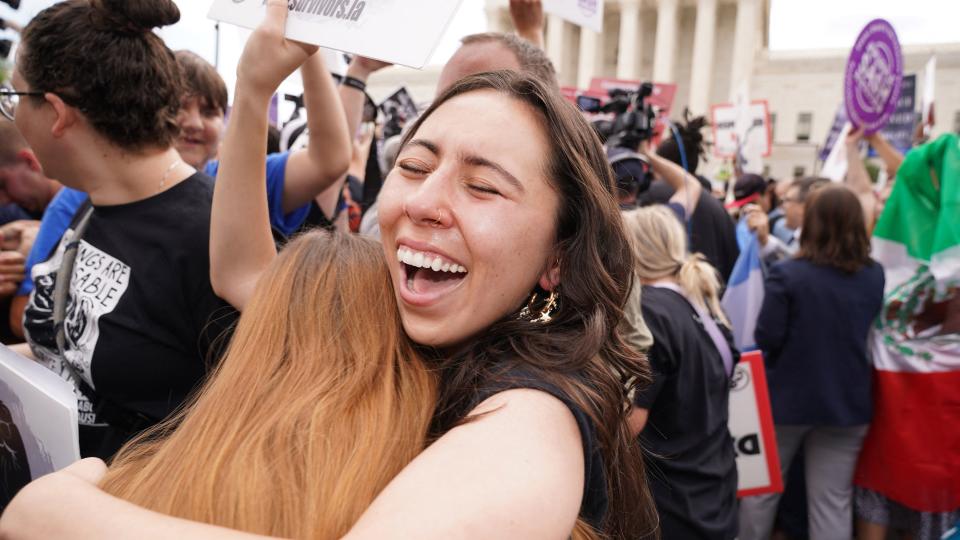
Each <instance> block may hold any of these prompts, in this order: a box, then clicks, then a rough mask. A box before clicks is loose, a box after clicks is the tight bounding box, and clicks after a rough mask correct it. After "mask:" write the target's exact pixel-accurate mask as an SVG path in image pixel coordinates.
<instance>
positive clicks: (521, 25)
mask: <svg viewBox="0 0 960 540" xmlns="http://www.w3.org/2000/svg"><path fill="white" fill-rule="evenodd" d="M510 17H511V18H512V19H513V26H514V28H516V30H517V34H518V35H519V36H520V37H522V38H524V39H526V40H528V41H530V42H531V43H533V44H534V45H536V46H538V47H543V2H541V1H540V0H510Z"/></svg>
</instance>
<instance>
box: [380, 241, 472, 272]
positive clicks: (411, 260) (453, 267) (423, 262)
mask: <svg viewBox="0 0 960 540" xmlns="http://www.w3.org/2000/svg"><path fill="white" fill-rule="evenodd" d="M397 260H398V261H400V262H402V263H403V264H408V265H410V266H416V267H417V268H429V269H431V270H433V271H434V272H450V273H454V274H465V273H467V269H466V268H464V267H463V266H460V265H459V264H453V263H448V262H444V261H443V259H442V258H440V257H434V256H431V255H425V254H423V253H419V252H415V251H413V250H410V249H407V248H403V247H401V248H399V249H397Z"/></svg>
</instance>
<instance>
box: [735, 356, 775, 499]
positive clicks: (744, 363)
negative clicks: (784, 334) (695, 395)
mask: <svg viewBox="0 0 960 540" xmlns="http://www.w3.org/2000/svg"><path fill="white" fill-rule="evenodd" d="M727 427H728V428H729V429H730V435H731V436H732V437H733V440H734V450H735V451H736V453H737V476H738V485H737V496H738V497H749V496H751V495H761V494H764V493H780V492H782V491H783V479H782V478H781V477H780V458H779V455H778V452H777V438H776V434H775V433H774V431H773V415H772V414H771V412H770V397H769V394H768V393H767V379H766V373H765V372H764V368H763V356H762V355H761V354H760V353H759V352H752V353H747V354H744V355H743V358H742V359H741V360H740V363H739V364H737V366H736V368H734V372H733V380H732V383H731V387H730V419H729V420H728V421H727Z"/></svg>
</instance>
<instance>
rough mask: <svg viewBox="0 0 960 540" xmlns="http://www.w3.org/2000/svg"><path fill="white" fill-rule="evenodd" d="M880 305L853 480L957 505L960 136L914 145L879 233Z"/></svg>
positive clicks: (912, 500)
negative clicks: (867, 421)
mask: <svg viewBox="0 0 960 540" xmlns="http://www.w3.org/2000/svg"><path fill="white" fill-rule="evenodd" d="M873 257H874V258H875V259H876V260H878V261H879V262H880V263H881V264H883V267H884V271H885V273H886V290H885V297H884V306H883V311H882V312H881V314H880V317H879V318H878V320H877V321H876V324H875V328H874V332H873V333H872V340H873V343H872V352H873V360H874V364H875V378H874V382H875V385H874V398H875V403H874V411H875V412H874V418H873V422H872V424H871V427H870V433H869V434H868V436H867V439H866V441H865V443H864V447H863V451H862V453H861V455H860V464H859V467H858V470H857V475H856V484H857V485H860V486H863V487H865V488H868V489H871V490H873V491H877V492H880V493H882V494H883V495H885V496H886V497H888V498H890V499H892V500H894V501H897V502H899V503H901V504H903V505H905V506H907V507H909V508H912V509H914V510H918V511H923V512H945V511H952V510H956V509H958V508H960V138H958V137H957V136H956V135H952V134H951V135H944V136H942V137H940V138H939V139H937V140H936V141H934V142H932V143H929V144H927V145H924V146H921V147H918V148H915V149H914V150H913V151H911V152H910V153H909V154H907V156H906V159H905V160H904V162H903V165H902V166H901V167H900V170H899V171H898V172H897V180H896V185H895V186H894V189H893V193H892V194H891V196H890V199H889V200H888V201H887V204H886V207H885V209H884V211H883V215H882V216H881V217H880V220H879V222H878V223H877V227H876V229H875V230H874V237H873Z"/></svg>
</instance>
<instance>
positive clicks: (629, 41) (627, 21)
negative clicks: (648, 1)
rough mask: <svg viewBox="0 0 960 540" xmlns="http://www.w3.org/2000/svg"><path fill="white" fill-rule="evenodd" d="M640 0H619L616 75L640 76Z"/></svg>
mask: <svg viewBox="0 0 960 540" xmlns="http://www.w3.org/2000/svg"><path fill="white" fill-rule="evenodd" d="M640 52H641V49H640V0H620V52H619V54H618V55H617V77H618V78H620V79H639V78H640V58H641V54H640Z"/></svg>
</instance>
